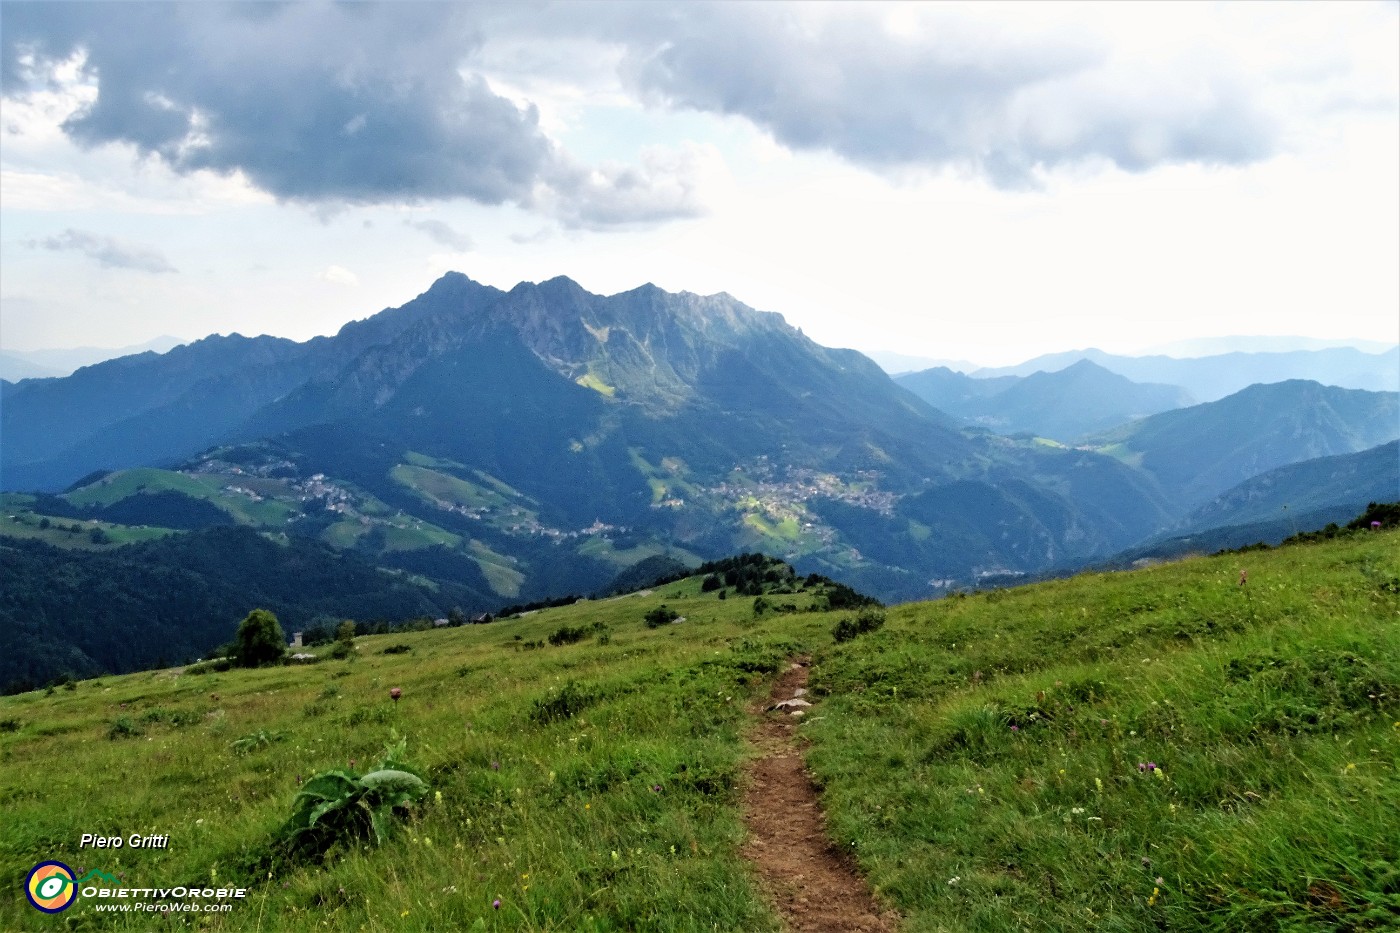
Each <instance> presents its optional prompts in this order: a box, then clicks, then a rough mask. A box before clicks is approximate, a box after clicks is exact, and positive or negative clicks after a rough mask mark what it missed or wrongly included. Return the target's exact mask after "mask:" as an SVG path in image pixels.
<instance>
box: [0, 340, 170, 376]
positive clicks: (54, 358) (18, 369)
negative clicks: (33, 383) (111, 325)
mask: <svg viewBox="0 0 1400 933" xmlns="http://www.w3.org/2000/svg"><path fill="white" fill-rule="evenodd" d="M182 343H185V341H183V340H181V339H180V338H178V337H170V336H165V337H156V338H155V339H154V340H148V341H146V342H145V343H140V344H134V345H132V346H129V347H72V348H70V349H64V350H5V351H3V352H0V379H8V380H9V381H10V382H17V381H19V380H20V379H41V378H54V377H58V376H67V375H70V374H71V373H73V372H74V371H75V370H78V369H80V368H82V367H84V366H91V365H92V364H94V363H101V362H103V361H104V360H114V359H117V358H118V357H122V356H132V355H134V354H137V353H146V352H152V353H164V352H166V351H167V350H172V349H174V348H175V347H178V346H180V345H181V344H182Z"/></svg>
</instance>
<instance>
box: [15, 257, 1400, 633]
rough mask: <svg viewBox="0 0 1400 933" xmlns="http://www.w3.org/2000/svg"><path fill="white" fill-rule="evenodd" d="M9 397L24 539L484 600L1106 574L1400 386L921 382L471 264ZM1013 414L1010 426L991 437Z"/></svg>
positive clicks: (1342, 442)
mask: <svg viewBox="0 0 1400 933" xmlns="http://www.w3.org/2000/svg"><path fill="white" fill-rule="evenodd" d="M0 389H3V411H0V431H2V432H3V435H2V436H3V439H4V448H3V451H0V469H2V470H3V478H2V481H3V487H4V488H5V489H8V490H12V491H24V492H23V494H18V493H12V494H9V495H7V496H6V497H5V503H4V505H5V510H4V511H5V513H6V514H5V515H4V516H0V525H4V524H5V523H6V522H8V523H9V525H8V526H7V527H8V529H9V532H7V533H11V532H12V533H14V534H22V535H24V536H34V537H37V538H38V539H39V540H40V541H48V542H49V543H51V544H72V543H73V542H75V541H79V540H80V539H81V540H86V539H85V538H84V535H83V534H75V533H74V532H73V531H72V530H71V528H72V525H73V523H74V521H75V520H76V521H81V522H84V523H89V524H90V525H91V528H92V529H95V531H94V532H93V535H92V537H93V539H94V540H95V541H96V540H99V539H103V538H105V539H106V540H107V541H109V542H115V541H120V540H128V539H131V540H134V539H137V538H141V536H143V535H147V534H154V533H157V532H156V531H155V530H153V529H198V528H205V527H210V526H214V525H219V524H228V523H233V524H238V525H245V526H249V527H252V528H255V529H261V530H262V531H264V532H265V533H268V534H272V535H274V536H276V537H278V539H279V540H284V539H285V540H289V541H298V540H304V539H312V540H314V541H316V542H319V543H320V544H323V545H328V546H330V547H332V548H334V549H337V550H338V551H340V552H342V553H344V552H353V553H354V554H355V555H356V556H357V558H359V559H363V560H366V561H369V562H371V563H372V564H373V565H374V566H378V567H381V568H384V569H386V570H388V571H391V572H394V573H400V574H409V575H410V576H411V577H412V579H414V580H418V581H420V582H422V584H423V585H424V586H427V587H428V589H429V590H431V587H432V586H433V585H435V581H436V583H437V584H442V585H445V586H448V587H456V588H457V589H454V590H451V592H452V593H454V594H456V595H455V596H454V597H453V599H454V600H456V601H458V602H460V601H467V602H469V603H471V608H490V605H488V604H489V603H490V602H491V601H492V600H496V601H498V602H506V601H518V600H528V599H542V598H546V597H552V596H557V595H559V594H560V593H563V592H571V591H572V592H588V591H592V590H594V589H596V588H598V587H599V586H602V585H604V584H605V583H606V582H607V581H608V580H610V579H611V578H613V577H614V576H616V575H617V574H618V573H619V572H621V571H623V570H626V569H627V568H628V567H630V566H632V565H634V564H636V563H638V562H639V561H642V560H644V559H647V558H652V557H656V556H658V555H669V556H670V557H671V558H673V559H678V560H680V561H682V562H686V563H691V564H693V563H696V562H698V561H699V560H701V559H705V558H711V557H717V556H723V555H725V554H729V553H733V552H735V551H742V550H763V551H766V552H769V553H772V554H775V555H779V556H782V557H784V558H786V559H788V560H790V561H792V562H794V563H795V564H796V565H797V566H798V568H799V569H800V570H802V571H803V572H819V573H823V574H826V575H829V576H831V577H833V578H836V579H839V580H843V581H846V582H849V583H850V584H851V585H854V586H857V587H858V588H860V589H862V590H863V591H865V592H870V593H873V594H875V595H877V596H879V597H880V598H882V599H886V600H898V599H907V598H915V597H919V596H928V595H931V594H937V593H940V592H946V591H948V590H949V589H951V588H955V587H961V586H969V585H977V584H979V583H980V582H983V581H987V580H992V579H1005V578H1007V577H1008V576H1010V577H1014V576H1016V575H1018V574H1029V573H1038V572H1043V571H1045V570H1047V569H1049V568H1056V567H1066V566H1076V565H1082V564H1084V563H1086V562H1088V561H1090V560H1093V559H1097V558H1100V557H1102V556H1104V555H1109V554H1113V553H1115V552H1118V551H1121V550H1123V549H1125V548H1128V547H1130V546H1133V545H1135V544H1138V543H1140V542H1142V541H1144V540H1147V539H1149V538H1151V537H1152V536H1153V535H1157V534H1161V533H1163V532H1165V531H1167V530H1169V529H1172V528H1174V527H1177V526H1178V524H1179V523H1180V522H1181V521H1183V520H1184V519H1185V518H1186V517H1187V515H1188V513H1189V512H1190V511H1191V509H1193V508H1195V507H1198V506H1202V505H1204V504H1205V503H1207V502H1209V501H1210V499H1211V498H1212V497H1214V496H1218V495H1220V494H1222V493H1225V492H1227V491H1228V490H1229V489H1230V488H1231V487H1233V486H1235V485H1236V484H1238V483H1239V482H1241V481H1243V480H1247V479H1249V478H1250V477H1252V476H1255V475H1257V474H1259V473H1263V472H1266V471H1268V470H1270V469H1272V468H1275V467H1280V466H1285V465H1287V464H1289V463H1293V462H1296V461H1299V460H1305V459H1309V458H1313V457H1319V456H1329V455H1338V454H1349V453H1354V452H1356V451H1360V450H1363V449H1366V448H1369V447H1373V446H1375V445H1376V444H1380V443H1383V442H1386V441H1389V440H1393V439H1394V438H1395V437H1396V436H1397V435H1400V418H1397V416H1396V396H1395V395H1394V393H1376V392H1366V391H1356V392H1347V391H1345V390H1339V389H1333V388H1326V387H1323V386H1320V385H1316V384H1313V383H1303V382H1287V383H1282V384H1279V385H1262V386H1254V387H1252V388H1250V389H1247V390H1246V391H1244V392H1240V393H1238V395H1237V396H1233V397H1231V398H1227V399H1224V400H1221V401H1218V402H1214V403H1212V404H1207V405H1189V402H1190V401H1191V400H1190V398H1189V397H1187V396H1186V394H1185V393H1184V391H1183V390H1182V389H1181V388H1179V387H1178V386H1177V385H1173V384H1159V385H1142V384H1137V383H1134V382H1132V381H1131V380H1129V379H1127V378H1125V377H1123V376H1121V375H1115V374H1114V373H1112V372H1111V371H1109V370H1108V369H1107V367H1104V366H1100V365H1098V364H1096V363H1093V362H1083V363H1078V364H1075V365H1072V366H1069V367H1067V368H1066V369H1064V370H1062V371H1061V372H1051V373H1039V374H1030V375H1027V376H1023V377H1013V376H1007V377H1003V378H1001V379H970V378H968V377H965V376H961V375H959V374H956V373H952V372H950V371H946V370H945V371H942V372H939V371H934V372H933V373H932V374H930V373H923V374H918V377H917V378H916V377H914V376H911V377H906V378H902V379H901V380H900V382H898V383H897V382H896V381H893V380H891V379H890V378H889V377H888V376H887V375H886V374H885V373H884V372H883V371H882V370H880V369H879V367H878V366H876V365H875V364H874V363H873V362H871V361H870V360H869V359H867V358H866V357H864V356H862V355H861V354H859V353H856V352H854V351H851V350H838V349H831V348H827V347H823V346H820V345H818V344H816V343H814V342H813V341H811V340H810V339H808V338H806V337H805V336H804V335H802V333H801V332H800V331H798V330H797V329H795V328H793V327H791V326H790V325H788V324H787V323H786V322H785V321H784V320H783V319H782V317H781V316H779V315H776V314H770V313H764V312H760V311H756V310H754V309H752V308H749V307H748V306H746V305H744V304H742V303H741V302H739V301H737V300H736V299H734V298H732V297H730V296H728V295H725V294H718V295H710V296H699V295H694V294H689V293H681V294H672V293H668V292H665V291H662V290H661V289H659V288H656V287H654V286H651V285H645V286H642V287H640V288H637V289H633V290H631V291H628V292H623V293H621V294H617V295H611V296H600V295H594V294H591V293H589V292H587V291H586V290H584V289H583V288H581V287H580V286H579V285H577V284H576V283H574V282H572V281H570V280H569V279H566V278H557V279H552V280H550V281H547V282H542V283H538V284H533V283H522V284H520V285H518V286H516V287H515V288H513V289H510V290H509V291H503V290H500V289H496V288H492V287H490V286H486V285H482V284H480V283H477V282H474V281H472V280H471V279H469V278H467V277H466V276H464V275H461V274H458V273H450V274H448V275H446V276H444V277H442V278H441V279H439V280H438V281H437V282H435V283H433V285H432V286H431V287H430V288H429V289H428V290H427V291H425V292H424V293H423V294H422V295H419V296H418V297H417V298H415V299H414V300H412V301H410V302H408V303H407V304H405V305H403V306H402V307H399V308H393V309H387V310H385V311H383V312H381V313H379V314H376V315H374V316H373V317H370V318H367V319H365V320H361V321H356V322H352V323H350V324H347V325H346V326H345V327H344V328H342V329H341V331H340V332H339V333H338V334H336V335H335V336H333V337H319V338H315V339H313V340H310V341H306V342H304V343H296V342H293V341H289V340H283V339H279V338H273V337H254V338H246V337H241V336H238V335H233V336H229V337H208V338H205V339H204V340H200V341H196V342H194V343H191V344H188V345H185V346H181V347H177V348H175V349H173V350H171V351H169V352H167V353H164V354H155V353H142V354H138V355H135V356H131V357H126V358H122V359H117V360H111V361H108V362H104V363H100V364H97V365H94V366H89V367H86V368H84V369H81V370H79V371H78V372H76V373H74V374H73V375H72V376H69V377H67V378H62V379H41V380H26V381H24V382H21V383H18V384H8V383H7V384H4V385H3V386H0ZM910 389H919V390H921V391H922V394H923V396H924V397H922V398H921V397H920V391H910ZM960 393H961V394H960ZM930 399H932V400H933V401H934V402H935V404H930ZM992 403H995V404H996V405H997V406H1000V407H999V408H996V409H995V410H996V411H997V412H999V414H997V415H996V417H997V418H1000V419H1002V420H1001V421H999V422H998V423H996V424H995V425H994V427H996V428H997V429H998V430H1000V431H1006V432H1010V433H1009V434H1007V433H995V432H993V431H992V430H990V429H989V427H990V426H989V425H988V424H987V423H986V422H980V423H979V420H978V419H979V418H988V417H990V416H989V415H988V414H987V413H988V412H990V411H992V410H993V409H992V408H989V407H986V406H990V405H992ZM979 406H982V407H979ZM1177 406H1188V407H1177ZM1164 409H1175V410H1172V411H1165V410H1164ZM1154 411H1156V412H1157V413H1156V414H1152V412H1154ZM978 412H982V414H977V413H978ZM1139 415H1149V417H1146V418H1143V419H1140V420H1136V421H1132V422H1131V423H1130V424H1128V425H1124V424H1123V423H1122V422H1124V421H1125V420H1127V419H1130V418H1134V417H1135V416H1139ZM969 422H970V423H971V426H969ZM1018 432H1025V433H1018ZM1095 432H1097V433H1095ZM1084 435H1091V436H1090V437H1088V438H1087V439H1084V438H1083V436H1084ZM1074 438H1080V439H1079V440H1078V441H1076V443H1077V445H1078V446H1076V447H1070V446H1067V444H1066V443H1065V442H1066V441H1067V440H1073V439H1074ZM45 520H47V521H48V524H47V525H44V526H43V527H41V525H43V522H44V521H45ZM142 525H145V526H148V529H146V530H142V529H141V528H140V526H142ZM65 528H66V529H67V530H64V529H65ZM81 528H82V529H83V531H84V534H86V532H87V530H89V525H86V524H85V525H83V526H81ZM0 531H5V528H3V527H0ZM97 532H101V534H100V535H99V534H97ZM161 533H163V532H161ZM85 546H89V545H85ZM91 546H95V547H99V548H101V547H107V546H108V545H107V544H99V545H91ZM428 599H429V601H430V602H431V597H428ZM450 604H451V603H449V602H448V601H447V600H446V597H442V601H441V602H440V603H439V604H438V606H439V608H440V609H443V608H446V606H447V605H450Z"/></svg>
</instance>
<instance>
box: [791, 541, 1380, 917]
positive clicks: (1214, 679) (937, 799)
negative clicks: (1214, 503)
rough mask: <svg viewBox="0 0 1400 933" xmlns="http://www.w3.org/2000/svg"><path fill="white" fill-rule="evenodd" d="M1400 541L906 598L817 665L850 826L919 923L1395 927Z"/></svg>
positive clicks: (855, 846) (818, 757)
mask: <svg viewBox="0 0 1400 933" xmlns="http://www.w3.org/2000/svg"><path fill="white" fill-rule="evenodd" d="M1398 544H1400V541H1397V538H1396V535H1395V533H1394V532H1384V533H1367V532H1359V533H1356V534H1354V535H1353V536H1351V537H1350V538H1347V539H1343V540H1338V541H1335V542H1329V543H1321V544H1310V545H1300V546H1290V547H1286V548H1282V549H1279V550H1274V551H1262V552H1261V551H1254V552H1248V553H1244V554H1234V555H1224V556H1220V557H1215V558H1203V559H1193V560H1188V561H1185V562H1182V563H1179V564H1173V565H1166V566H1162V567H1158V568H1156V569H1153V570H1149V571H1143V572H1135V573H1128V574H1115V575H1105V576H1091V575H1086V576H1081V577H1076V578H1074V579H1072V580H1066V581H1060V582H1055V583H1046V584H1041V585H1038V586H1034V587H1025V588H1022V589H1015V590H1007V591H1002V592H994V593H988V594H984V595H979V596H974V597H969V598H962V599H959V598H953V599H948V600H944V601H942V602H939V603H925V604H917V605H909V606H903V607H898V608H896V609H894V610H892V611H891V612H890V614H889V622H888V624H887V625H886V626H885V627H884V628H883V629H882V630H880V631H879V632H877V633H875V634H874V635H871V636H866V637H864V638H862V639H860V640H858V641H855V642H852V643H850V644H849V645H846V646H838V647H836V648H834V649H832V650H828V651H825V652H823V653H822V654H821V655H820V656H819V662H818V664H817V665H816V668H815V675H814V685H815V686H816V692H817V693H819V694H820V693H826V694H829V696H828V697H827V699H826V700H825V701H824V702H823V705H822V715H821V716H820V717H817V718H814V719H813V720H812V721H811V723H810V724H809V725H808V726H807V727H806V728H807V732H808V734H809V737H810V738H811V739H812V740H813V742H814V746H813V749H812V752H811V754H810V756H809V763H810V764H811V765H812V767H813V769H814V771H815V773H816V775H817V777H818V780H819V781H820V782H821V783H822V784H824V786H825V789H826V793H825V802H826V806H827V808H828V816H829V820H830V826H831V828H832V831H833V833H834V835H835V837H836V840H837V842H838V843H839V844H840V845H842V846H844V847H846V848H848V849H850V850H851V852H852V853H853V854H854V855H855V857H856V858H857V860H858V861H859V863H860V864H861V866H862V867H863V868H865V869H866V870H867V871H868V873H869V877H870V879H871V881H872V883H873V884H874V885H875V887H876V888H877V889H878V890H879V891H880V892H881V893H882V894H883V896H885V897H887V898H888V899H889V900H890V901H892V902H893V903H894V904H895V905H896V906H898V908H899V909H900V910H901V911H902V912H903V913H904V915H905V917H906V919H907V929H909V930H988V931H990V930H1009V929H1023V928H1026V929H1038V930H1091V929H1092V930H1143V931H1147V930H1158V929H1167V930H1220V931H1227V930H1229V931H1233V930H1285V929H1287V930H1304V929H1307V930H1342V929H1344V930H1362V929H1395V928H1396V926H1397V925H1400V776H1397V767H1400V547H1397V545H1398ZM1242 573H1243V574H1245V577H1244V579H1245V581H1246V582H1244V583H1243V585H1242V584H1241V583H1240V581H1241V579H1242V576H1241V575H1242Z"/></svg>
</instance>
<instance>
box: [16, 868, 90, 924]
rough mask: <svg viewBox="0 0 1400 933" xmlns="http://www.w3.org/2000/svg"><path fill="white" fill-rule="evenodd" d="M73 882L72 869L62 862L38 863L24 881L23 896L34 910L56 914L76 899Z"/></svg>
mask: <svg viewBox="0 0 1400 933" xmlns="http://www.w3.org/2000/svg"><path fill="white" fill-rule="evenodd" d="M73 881H74V879H73V869H71V868H69V867H68V866H67V865H65V864H63V863H62V862H40V863H39V864H38V865H35V866H34V867H33V868H32V869H30V871H29V877H28V878H26V879H24V896H25V897H27V898H29V903H31V904H33V905H34V907H35V909H36V910H42V911H43V912H44V913H46V914H56V913H58V912H59V911H63V910H67V909H68V908H69V907H71V906H73V902H74V901H75V900H77V899H78V886H77V885H76V884H74V883H73Z"/></svg>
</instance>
